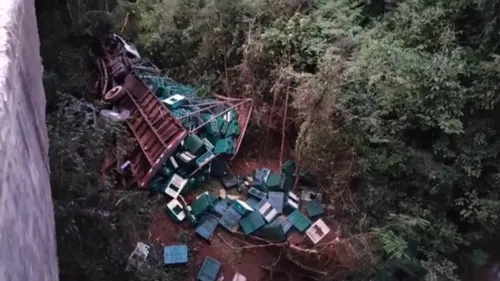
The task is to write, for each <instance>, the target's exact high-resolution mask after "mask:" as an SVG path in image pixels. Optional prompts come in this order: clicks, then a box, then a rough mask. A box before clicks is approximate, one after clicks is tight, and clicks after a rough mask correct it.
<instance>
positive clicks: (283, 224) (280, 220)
mask: <svg viewBox="0 0 500 281" xmlns="http://www.w3.org/2000/svg"><path fill="white" fill-rule="evenodd" d="M272 224H279V225H281V228H282V229H283V233H285V234H287V233H288V231H289V230H290V229H291V228H292V226H293V224H292V223H291V222H290V221H289V220H287V219H286V217H285V216H279V217H277V218H276V219H275V220H274V221H273V222H272Z"/></svg>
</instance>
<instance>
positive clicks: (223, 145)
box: [214, 138, 234, 155]
mask: <svg viewBox="0 0 500 281" xmlns="http://www.w3.org/2000/svg"><path fill="white" fill-rule="evenodd" d="M233 150H234V141H233V139H232V138H224V139H220V140H218V141H217V142H216V143H215V148H214V153H216V154H228V155H230V154H233Z"/></svg>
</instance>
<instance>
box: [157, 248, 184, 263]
mask: <svg viewBox="0 0 500 281" xmlns="http://www.w3.org/2000/svg"><path fill="white" fill-rule="evenodd" d="M163 259H164V261H165V264H179V263H187V262H188V248H187V246H186V245H176V246H166V247H165V248H164V251H163Z"/></svg>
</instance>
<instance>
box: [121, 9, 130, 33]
mask: <svg viewBox="0 0 500 281" xmlns="http://www.w3.org/2000/svg"><path fill="white" fill-rule="evenodd" d="M129 16H130V13H127V14H126V15H125V20H124V21H123V26H122V29H120V33H123V30H124V29H125V27H126V26H127V24H128V17H129Z"/></svg>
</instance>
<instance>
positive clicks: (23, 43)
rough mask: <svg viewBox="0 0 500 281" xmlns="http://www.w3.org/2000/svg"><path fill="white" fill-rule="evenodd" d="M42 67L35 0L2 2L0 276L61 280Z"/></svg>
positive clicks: (0, 3) (6, 0) (2, 277)
mask: <svg viewBox="0 0 500 281" xmlns="http://www.w3.org/2000/svg"><path fill="white" fill-rule="evenodd" d="M42 71H43V70H42V65H41V59H40V55H39V38H38V32H37V24H36V18H35V7H34V1H33V0H26V1H22V0H2V1H0V98H1V102H0V161H1V167H0V280H6V281H9V280H13V281H15V280H30V281H54V280H58V277H57V258H56V247H55V241H54V238H55V237H54V215H53V207H52V200H51V196H50V193H51V192H50V184H49V166H48V157H47V153H48V139H47V128H46V125H45V94H44V90H43V86H42Z"/></svg>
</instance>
